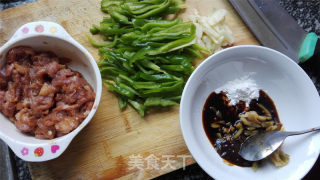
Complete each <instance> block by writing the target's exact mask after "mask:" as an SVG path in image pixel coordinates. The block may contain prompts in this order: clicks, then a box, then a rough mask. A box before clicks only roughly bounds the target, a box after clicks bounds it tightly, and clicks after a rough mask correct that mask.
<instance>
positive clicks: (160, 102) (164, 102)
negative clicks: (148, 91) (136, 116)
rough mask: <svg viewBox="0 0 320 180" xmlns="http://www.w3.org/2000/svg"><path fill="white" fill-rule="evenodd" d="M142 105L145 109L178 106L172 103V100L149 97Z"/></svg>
mask: <svg viewBox="0 0 320 180" xmlns="http://www.w3.org/2000/svg"><path fill="white" fill-rule="evenodd" d="M144 105H145V106H146V107H148V106H162V107H167V106H176V105H179V104H178V103H176V102H174V101H172V100H169V99H164V98H161V97H149V98H147V99H146V101H145V102H144Z"/></svg>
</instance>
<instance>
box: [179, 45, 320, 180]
mask: <svg viewBox="0 0 320 180" xmlns="http://www.w3.org/2000/svg"><path fill="white" fill-rule="evenodd" d="M243 76H249V77H250V78H251V79H253V80H255V81H256V83H257V85H258V88H259V89H262V90H264V91H266V92H267V94H268V95H269V96H270V97H271V98H272V99H273V101H274V103H275V105H276V108H277V110H278V114H279V118H280V121H281V122H282V123H283V125H284V128H285V129H286V130H288V131H289V130H290V131H291V130H292V131H293V130H303V129H308V128H312V127H315V126H319V125H320V120H319V112H320V111H319V109H320V98H319V95H318V92H317V90H316V88H315V86H314V84H313V83H312V81H311V80H310V78H309V77H308V76H307V74H306V73H305V72H304V71H303V70H302V69H301V68H300V67H299V66H298V65H297V64H296V63H294V62H293V61H292V60H291V59H290V58H288V57H287V56H285V55H283V54H281V53H279V52H277V51H275V50H272V49H269V48H265V47H261V46H254V45H246V46H236V47H231V48H227V49H225V50H223V51H220V52H218V53H216V54H214V55H212V56H210V57H209V58H207V59H206V60H205V61H204V62H202V63H201V64H200V65H199V67H198V68H197V69H196V70H195V71H194V72H193V74H192V75H191V77H190V78H189V80H188V82H187V84H186V86H185V89H184V91H183V94H182V100H181V105H180V123H181V129H182V134H183V137H184V140H185V142H186V144H187V146H188V148H189V151H190V152H191V154H192V156H193V157H194V158H195V160H196V161H197V162H198V164H199V165H200V166H201V167H202V168H203V169H204V170H205V171H206V172H207V173H208V174H209V175H210V176H212V177H213V178H215V179H228V180H231V179H237V180H239V178H240V179H246V180H248V179H257V178H258V179H259V180H261V179H268V180H270V179H281V180H284V179H290V180H292V179H301V178H302V177H304V176H305V175H306V174H307V173H308V171H309V170H310V169H311V168H312V166H313V164H314V163H315V161H316V160H317V158H318V155H319V152H320V134H319V133H311V134H306V135H300V136H294V137H289V138H288V139H287V140H286V141H285V143H284V145H283V146H282V149H283V150H284V152H286V153H287V154H289V155H290V161H289V163H288V164H287V166H285V167H283V168H276V167H274V166H273V165H272V164H271V163H265V164H264V165H263V166H262V167H259V169H258V170H257V171H256V172H254V171H253V170H252V169H251V168H244V167H238V166H230V165H228V164H226V163H225V162H223V160H222V158H221V157H220V156H219V155H218V154H217V152H216V151H215V149H214V147H213V146H212V145H211V143H210V141H209V139H208V138H207V136H206V134H205V131H204V129H203V125H202V109H203V106H204V103H205V101H206V99H207V97H208V96H209V94H210V93H211V92H213V91H215V90H216V89H217V88H219V87H221V86H223V85H224V84H225V83H227V82H228V81H232V80H235V79H237V78H240V77H243Z"/></svg>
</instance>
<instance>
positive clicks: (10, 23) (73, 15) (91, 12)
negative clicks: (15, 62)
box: [0, 0, 258, 180]
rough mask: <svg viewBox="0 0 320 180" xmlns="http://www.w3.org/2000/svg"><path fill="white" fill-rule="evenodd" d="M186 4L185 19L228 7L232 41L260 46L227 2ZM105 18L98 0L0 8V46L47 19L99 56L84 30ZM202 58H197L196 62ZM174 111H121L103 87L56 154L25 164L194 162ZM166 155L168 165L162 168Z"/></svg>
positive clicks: (92, 174) (128, 174) (50, 169)
mask: <svg viewBox="0 0 320 180" xmlns="http://www.w3.org/2000/svg"><path fill="white" fill-rule="evenodd" d="M186 4H187V7H188V8H187V9H186V11H185V12H184V13H183V14H182V17H183V18H184V19H187V17H188V14H190V13H191V12H192V8H196V9H198V10H199V12H200V15H207V14H208V13H209V12H210V11H211V10H212V9H213V8H216V9H220V8H224V9H226V10H227V11H228V12H229V14H228V15H227V18H226V22H227V24H228V25H229V26H230V28H231V30H232V31H233V33H234V37H235V44H234V45H239V44H258V42H257V41H256V39H255V38H254V37H253V35H252V34H251V33H250V31H249V30H248V28H247V27H246V26H245V25H244V23H243V22H242V21H241V19H240V17H239V16H238V15H237V14H236V12H235V11H234V9H233V8H232V6H231V5H230V4H229V2H228V1H227V0H186ZM103 16H104V14H103V13H102V12H100V0H39V1H38V2H35V3H30V4H26V5H22V6H18V7H15V8H11V9H7V10H4V11H2V12H0V45H3V44H4V43H5V42H6V41H7V40H8V39H9V38H10V37H11V36H12V34H13V33H14V32H15V31H16V29H17V28H18V27H20V26H21V25H23V24H25V23H27V22H31V21H38V20H48V21H54V22H57V23H59V24H61V25H62V26H63V27H64V28H65V29H66V30H67V31H68V32H69V33H70V34H71V35H72V36H73V37H74V38H75V39H76V40H77V41H78V42H80V43H81V44H82V45H84V46H85V47H86V48H87V49H88V50H89V51H90V52H91V53H92V55H93V56H94V57H95V58H96V59H98V54H97V49H95V48H93V47H91V46H90V44H89V43H88V42H87V40H86V37H85V34H89V28H90V27H91V25H92V24H98V23H99V22H100V21H101V20H102V18H103ZM201 61H202V60H197V61H196V64H199V63H200V62H201ZM178 112H179V108H178V107H176V108H173V109H171V110H165V111H161V112H156V113H153V114H150V115H147V116H146V117H145V118H141V117H140V116H139V115H138V113H136V112H135V111H134V110H133V109H132V108H127V109H126V110H125V111H123V112H120V110H119V108H118V104H117V99H116V98H115V96H114V95H113V94H111V93H110V92H108V90H107V88H105V87H104V88H103V92H102V98H101V103H100V106H99V109H98V111H97V113H96V115H95V116H94V118H93V119H92V121H91V122H90V123H89V124H88V126H86V128H84V129H83V130H82V131H81V132H80V134H79V135H77V136H76V137H75V139H74V140H73V141H72V143H71V144H70V146H69V147H68V148H67V150H66V151H65V152H64V153H63V154H62V155H61V156H60V157H59V158H57V159H54V160H51V161H48V162H42V163H29V167H30V171H31V174H32V178H33V179H46V180H47V179H115V178H121V179H150V178H154V177H157V176H159V175H162V174H165V173H168V172H170V171H173V170H175V169H179V168H181V167H183V166H184V164H185V165H189V164H192V163H194V160H193V159H192V158H187V157H188V156H190V153H189V151H188V149H187V147H186V145H185V143H184V140H183V137H182V134H181V130H180V124H179V114H178ZM183 157H186V159H185V161H183ZM190 157H191V156H190ZM168 158H169V159H170V163H169V165H171V166H167V167H166V168H164V167H165V165H166V159H168ZM152 159H153V160H155V162H156V164H158V165H159V166H158V168H157V167H154V166H151V165H154V164H151V160H152ZM134 163H136V164H134ZM141 163H142V164H141ZM134 165H135V166H134ZM134 167H141V169H143V170H139V169H138V168H134ZM132 168H134V169H132Z"/></svg>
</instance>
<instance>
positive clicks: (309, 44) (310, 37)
mask: <svg viewBox="0 0 320 180" xmlns="http://www.w3.org/2000/svg"><path fill="white" fill-rule="evenodd" d="M317 41H318V36H317V34H316V33H314V32H311V33H308V34H307V36H306V37H305V39H304V40H303V43H302V46H301V48H300V52H299V59H300V62H301V63H303V62H305V61H306V60H308V59H309V58H311V57H312V56H313V54H314V50H315V48H316V44H317Z"/></svg>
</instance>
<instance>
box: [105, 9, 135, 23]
mask: <svg viewBox="0 0 320 180" xmlns="http://www.w3.org/2000/svg"><path fill="white" fill-rule="evenodd" d="M109 14H110V16H111V17H112V18H113V19H114V20H115V21H117V22H119V23H121V24H132V23H131V22H130V21H129V19H128V17H127V16H125V15H123V14H120V13H119V12H117V11H110V12H109Z"/></svg>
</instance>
